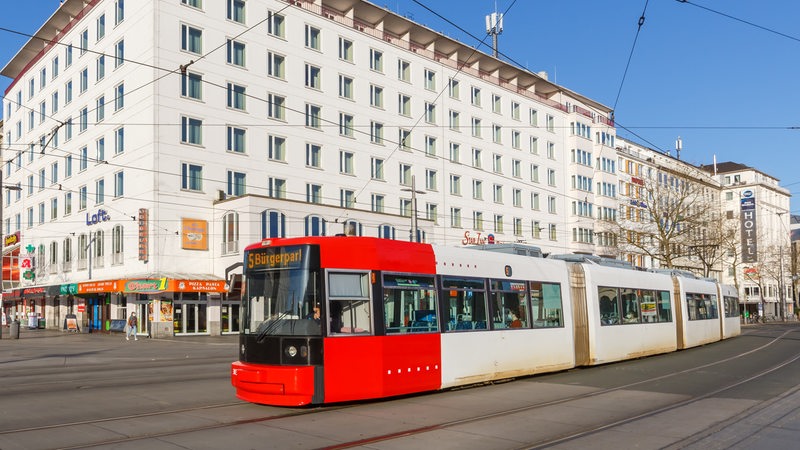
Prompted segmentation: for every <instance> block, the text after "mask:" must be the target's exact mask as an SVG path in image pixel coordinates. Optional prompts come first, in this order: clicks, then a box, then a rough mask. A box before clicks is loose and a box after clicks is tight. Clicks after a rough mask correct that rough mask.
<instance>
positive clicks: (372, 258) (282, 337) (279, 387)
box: [231, 237, 441, 406]
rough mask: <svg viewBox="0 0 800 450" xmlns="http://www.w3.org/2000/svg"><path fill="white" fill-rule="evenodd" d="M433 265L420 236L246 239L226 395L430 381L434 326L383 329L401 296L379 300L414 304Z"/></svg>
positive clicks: (382, 391) (316, 396)
mask: <svg viewBox="0 0 800 450" xmlns="http://www.w3.org/2000/svg"><path fill="white" fill-rule="evenodd" d="M434 272H435V263H434V256H433V251H432V249H431V247H430V246H428V245H424V244H411V243H403V242H398V241H391V240H387V239H373V238H358V237H327V238H326V237H319V238H313V237H309V238H294V239H272V240H265V241H263V242H261V243H258V244H254V245H251V246H250V247H248V248H247V249H245V261H244V278H245V283H246V285H245V293H244V294H243V305H242V320H243V324H242V332H241V334H240V338H239V361H237V362H234V363H233V364H232V365H231V383H232V384H233V386H234V387H235V388H236V396H237V397H238V398H240V399H242V400H246V401H249V402H253V403H261V404H270V405H279V406H300V405H307V404H321V403H331V402H341V401H350V400H360V399H369V398H379V397H386V396H393V395H402V394H407V393H412V392H421V391H427V390H435V389H438V388H439V387H440V386H441V343H440V339H439V334H438V333H419V334H404V335H403V336H386V328H387V327H388V326H390V325H392V324H395V323H403V322H404V321H405V322H408V320H409V319H408V317H405V318H403V308H404V306H403V304H401V303H397V305H399V306H395V305H396V302H392V303H388V302H386V301H383V300H382V299H384V298H388V297H389V296H392V297H395V298H399V297H398V296H400V297H402V298H405V299H411V298H414V299H417V300H416V302H417V305H419V299H422V298H424V297H426V296H432V294H434V291H435V286H434V284H435V283H434ZM409 273H413V274H415V275H413V276H408V275H406V274H409ZM389 289H391V293H389V291H388V290H389ZM375 299H378V301H375ZM376 317H377V318H378V319H377V320H376ZM380 318H384V319H385V320H380ZM387 324H388V325H387Z"/></svg>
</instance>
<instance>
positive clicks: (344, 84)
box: [339, 75, 372, 104]
mask: <svg viewBox="0 0 800 450" xmlns="http://www.w3.org/2000/svg"><path fill="white" fill-rule="evenodd" d="M371 92H372V91H370V94H371ZM339 97H342V98H346V99H349V100H352V99H353V79H352V78H350V77H347V76H344V75H339ZM370 98H371V95H370ZM371 103H372V101H371V100H370V104H371Z"/></svg>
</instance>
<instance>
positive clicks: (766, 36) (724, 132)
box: [0, 0, 800, 214]
mask: <svg viewBox="0 0 800 450" xmlns="http://www.w3.org/2000/svg"><path fill="white" fill-rule="evenodd" d="M175 1H178V0H175ZM207 1H220V0H207ZM4 3H9V4H7V5H4V10H5V14H3V15H2V16H0V27H2V28H8V29H13V30H18V31H21V32H23V33H33V32H35V31H36V30H37V29H38V28H39V27H40V26H41V25H42V24H43V23H44V21H45V20H46V19H47V18H48V17H49V16H50V15H51V14H52V13H53V11H55V9H56V8H57V7H58V4H59V1H58V0H32V1H27V2H9V1H6V2H4ZM375 3H376V4H378V5H381V6H386V7H388V8H390V9H392V10H394V11H395V12H399V13H400V14H402V15H407V16H409V17H411V18H412V19H413V20H415V21H417V22H420V23H422V24H424V25H426V26H428V27H430V28H432V29H434V30H436V31H439V32H442V33H444V34H446V35H448V36H450V37H453V38H455V39H458V40H460V41H462V42H464V43H467V44H469V45H473V46H477V45H479V44H480V42H479V41H477V40H475V38H473V37H471V36H469V35H468V34H466V33H464V32H462V31H460V30H459V29H458V28H457V27H456V26H454V25H452V24H450V23H448V22H447V21H445V20H443V19H442V18H439V17H437V16H436V15H435V14H433V13H432V12H430V11H427V10H426V9H425V8H424V7H423V6H421V5H420V4H419V3H421V4H423V5H425V6H427V7H428V8H430V9H431V10H433V11H435V12H436V13H438V14H439V15H441V16H443V17H444V18H446V19H447V20H449V21H450V22H452V23H453V24H455V25H457V26H458V27H460V28H462V29H464V30H466V31H468V32H469V33H471V34H472V35H473V36H476V37H478V38H479V39H484V37H485V36H486V33H485V26H484V15H485V14H488V13H491V12H492V11H493V10H495V5H496V7H497V11H499V12H504V11H506V10H507V9H508V12H507V14H506V16H505V21H504V27H505V28H504V31H503V34H502V35H501V36H500V52H501V58H503V59H506V60H509V61H513V62H514V63H517V64H520V65H522V66H524V67H526V68H528V69H530V70H532V71H534V72H538V71H542V70H544V71H547V72H548V74H549V77H550V80H551V81H555V82H556V83H558V84H560V85H562V86H565V87H567V88H569V89H571V90H574V91H576V92H578V93H580V94H582V95H585V96H587V97H589V98H592V99H594V100H596V101H599V102H600V103H603V104H605V105H607V106H609V107H614V106H615V104H616V120H617V123H618V125H619V126H620V127H619V128H618V130H617V133H618V134H619V135H620V136H622V137H625V138H629V139H632V140H635V141H637V142H639V143H641V144H644V145H647V146H650V147H652V148H656V149H660V150H671V149H674V146H675V139H676V138H677V137H678V136H680V137H681V138H682V140H683V152H682V155H681V159H684V160H686V161H688V162H690V163H694V164H710V163H711V162H712V159H713V156H714V155H716V156H717V161H719V162H722V161H734V162H739V163H742V164H747V165H749V166H752V167H755V168H757V169H759V170H761V171H762V172H765V173H767V174H769V175H772V176H774V177H776V178H778V179H780V184H781V186H784V187H786V188H787V189H789V190H790V191H791V192H792V194H793V199H792V213H793V214H800V199H796V198H794V197H799V196H800V153H799V152H798V150H800V128H798V129H796V130H791V129H788V128H789V127H800V89H798V73H800V57H799V56H800V28H798V27H797V23H796V21H797V19H798V18H800V1H797V0H770V1H767V2H753V1H752V0H726V1H711V0H689V3H682V2H678V1H677V0H649V1H648V0H612V1H605V2H602V1H597V0H574V1H534V0H516V2H515V1H514V0H496V1H494V0H458V1H451V0H436V1H433V0H425V1H422V0H420V1H419V3H417V2H415V1H413V0H386V1H380V0H378V1H375ZM645 4H647V9H646V11H645V10H644V8H645ZM509 7H510V9H509ZM709 10H712V11H709ZM643 11H644V16H645V20H644V24H643V25H642V27H641V30H640V32H639V36H638V40H637V41H636V47H635V50H634V53H633V58H632V60H631V63H630V67H629V69H628V72H627V75H626V78H625V82H624V84H622V90H621V93H620V94H619V98H618V99H617V96H618V92H620V85H621V83H622V78H623V73H624V71H625V66H626V63H627V61H628V56H629V55H630V52H631V47H632V45H633V42H634V38H635V37H636V31H637V28H638V23H639V18H640V16H641V15H642V13H643ZM723 14H724V15H723ZM725 15H727V16H728V17H726V16H725ZM743 21H744V22H750V23H751V24H754V25H756V26H754V25H750V24H746V23H743ZM759 27H761V28H759ZM765 29H766V30H765ZM777 33H782V34H784V35H786V36H781V35H779V34H777ZM25 41H26V38H24V37H20V36H16V35H13V34H10V33H8V32H6V31H0V65H5V64H6V63H7V62H8V60H9V59H10V58H11V57H12V56H13V55H14V54H15V53H16V52H17V50H18V49H19V48H20V47H21V46H22V45H23V44H24V42H25ZM490 42H491V40H490V39H485V40H484V45H486V44H489V43H490ZM482 48H483V49H484V50H485V51H487V52H489V51H490V50H489V49H488V47H482ZM10 82H11V80H9V79H7V78H2V77H0V93H2V92H5V89H6V87H7V86H8V84H9V83H10ZM623 127H624V128H623ZM634 133H635V134H634Z"/></svg>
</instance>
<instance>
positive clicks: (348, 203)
mask: <svg viewBox="0 0 800 450" xmlns="http://www.w3.org/2000/svg"><path fill="white" fill-rule="evenodd" d="M355 206H356V192H355V191H353V190H350V189H339V207H340V208H355Z"/></svg>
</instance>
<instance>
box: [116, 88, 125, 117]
mask: <svg viewBox="0 0 800 450" xmlns="http://www.w3.org/2000/svg"><path fill="white" fill-rule="evenodd" d="M124 107H125V84H124V83H120V84H118V85H117V86H116V87H115V88H114V111H115V112H116V111H119V110H120V109H122V108H124Z"/></svg>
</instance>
